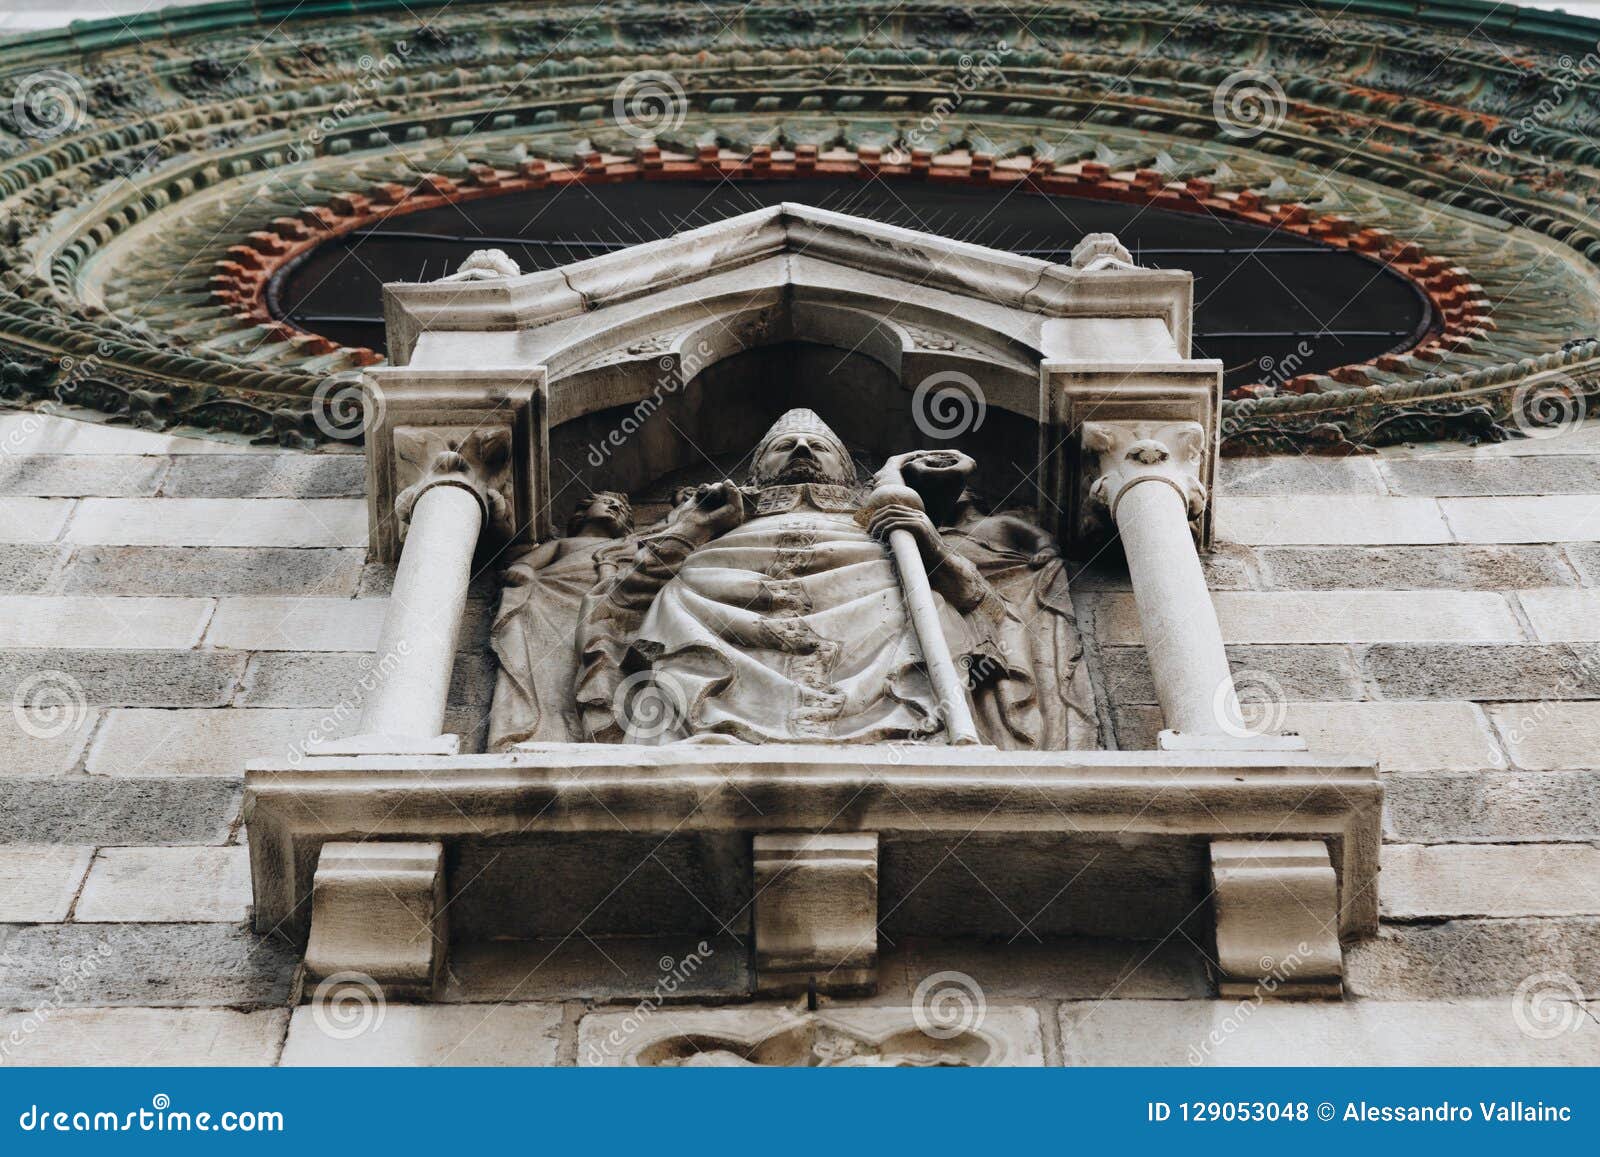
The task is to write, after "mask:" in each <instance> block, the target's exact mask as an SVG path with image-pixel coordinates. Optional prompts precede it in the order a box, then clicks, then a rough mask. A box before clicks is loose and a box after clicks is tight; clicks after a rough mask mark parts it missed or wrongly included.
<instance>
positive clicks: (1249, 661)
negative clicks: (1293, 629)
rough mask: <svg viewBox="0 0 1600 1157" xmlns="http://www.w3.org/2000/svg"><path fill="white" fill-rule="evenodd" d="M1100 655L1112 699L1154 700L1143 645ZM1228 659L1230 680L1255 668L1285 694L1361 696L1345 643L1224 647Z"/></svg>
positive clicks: (1127, 701)
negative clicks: (1331, 644) (1226, 650)
mask: <svg viewBox="0 0 1600 1157" xmlns="http://www.w3.org/2000/svg"><path fill="white" fill-rule="evenodd" d="M1100 654H1101V664H1102V667H1103V669H1104V672H1105V680H1106V690H1107V693H1108V695H1109V697H1110V699H1111V702H1112V703H1119V704H1125V705H1139V704H1147V703H1154V702H1156V693H1155V686H1154V684H1153V683H1152V682H1151V681H1150V669H1149V665H1148V664H1147V663H1146V662H1145V657H1144V648H1142V647H1105V648H1103V649H1102V650H1101V653H1100ZM1228 664H1229V666H1231V667H1232V668H1233V673H1234V677H1235V679H1236V680H1237V679H1239V678H1240V677H1241V673H1242V672H1260V673H1262V674H1264V675H1266V676H1268V677H1270V678H1271V679H1272V680H1274V681H1275V682H1276V683H1277V684H1278V686H1280V687H1282V688H1283V692H1284V694H1285V695H1286V696H1287V697H1288V698H1289V699H1311V700H1319V699H1320V700H1328V699H1359V698H1361V697H1362V689H1361V683H1360V680H1359V678H1358V676H1357V674H1356V669H1355V666H1354V664H1353V662H1352V661H1351V658H1350V653H1349V651H1348V649H1347V648H1345V647H1336V646H1259V647H1256V646H1234V647H1229V648H1228Z"/></svg>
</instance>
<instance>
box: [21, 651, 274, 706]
mask: <svg viewBox="0 0 1600 1157" xmlns="http://www.w3.org/2000/svg"><path fill="white" fill-rule="evenodd" d="M245 659H246V656H244V655H242V654H239V653H236V652H228V651H146V650H125V651H123V650H90V649H88V648H70V649H68V648H51V649H41V650H10V651H0V695H5V696H7V697H9V696H11V695H12V694H14V693H15V691H16V689H17V688H18V686H19V685H20V684H22V682H23V680H25V679H27V678H29V677H30V676H34V675H38V674H40V673H43V672H53V673H58V674H59V675H60V676H61V679H60V680H59V682H60V683H61V684H62V685H63V686H67V687H69V688H74V689H75V690H74V697H75V698H76V697H78V696H79V695H80V694H81V697H82V699H83V700H84V701H85V702H88V703H93V704H105V705H106V706H126V707H145V706H151V707H220V706H222V705H223V704H224V703H226V702H227V701H228V700H229V699H230V698H232V697H233V690H234V687H235V686H237V684H238V682H239V678H240V676H241V675H243V674H244V666H245Z"/></svg>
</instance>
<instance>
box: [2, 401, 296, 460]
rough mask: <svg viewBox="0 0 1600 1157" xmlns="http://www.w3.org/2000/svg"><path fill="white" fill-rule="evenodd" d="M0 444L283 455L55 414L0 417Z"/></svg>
mask: <svg viewBox="0 0 1600 1157" xmlns="http://www.w3.org/2000/svg"><path fill="white" fill-rule="evenodd" d="M0 442H4V443H5V444H6V445H9V446H11V447H13V448H14V449H15V450H17V451H22V452H26V453H28V454H251V453H254V454H282V453H283V451H282V450H281V449H279V448H278V447H276V446H255V445H252V444H251V443H249V442H248V441H245V440H242V439H240V440H230V439H228V437H227V436H225V435H224V436H222V437H208V438H185V437H182V436H181V435H175V434H158V433H156V432H155V431H153V430H141V429H138V428H137V427H135V426H111V425H107V424H105V423H103V422H84V421H80V420H78V419H75V418H68V417H63V416H61V415H59V414H42V413H39V412H38V411H30V412H27V413H12V414H0Z"/></svg>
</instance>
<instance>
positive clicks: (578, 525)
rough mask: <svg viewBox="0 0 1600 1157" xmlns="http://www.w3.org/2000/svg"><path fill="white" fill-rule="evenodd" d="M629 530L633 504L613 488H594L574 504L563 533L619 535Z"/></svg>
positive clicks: (609, 536)
mask: <svg viewBox="0 0 1600 1157" xmlns="http://www.w3.org/2000/svg"><path fill="white" fill-rule="evenodd" d="M632 531H633V505H632V504H631V503H630V502H629V501H628V496H627V495H626V494H623V493H621V492H619V491H616V490H597V491H595V492H594V493H593V494H591V495H589V497H588V498H585V499H584V500H583V501H582V502H580V503H579V504H578V509H577V510H575V511H573V512H572V521H571V522H569V523H567V536H568V537H569V538H578V537H580V536H581V537H589V536H595V537H604V538H621V537H622V536H623V535H625V534H629V533H631V532H632Z"/></svg>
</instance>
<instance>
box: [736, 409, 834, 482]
mask: <svg viewBox="0 0 1600 1157" xmlns="http://www.w3.org/2000/svg"><path fill="white" fill-rule="evenodd" d="M750 482H751V484H752V485H755V486H774V485H782V484H785V483H795V482H831V483H834V484H836V485H839V486H854V485H855V483H856V464H855V461H854V460H853V459H852V458H851V457H850V451H848V450H846V449H845V447H844V443H843V442H841V441H840V440H839V436H838V435H837V434H835V433H834V432H833V431H832V430H830V429H829V428H828V424H827V423H826V422H824V421H823V420H822V419H821V418H819V417H817V415H816V414H815V413H813V412H812V411H810V410H790V411H789V412H788V413H787V414H785V415H783V417H781V418H779V419H778V420H777V421H776V422H774V423H773V424H772V429H770V430H768V431H767V433H766V437H764V438H762V439H761V444H760V445H758V446H757V447H756V452H755V457H754V458H753V459H752V460H751V462H750Z"/></svg>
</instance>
